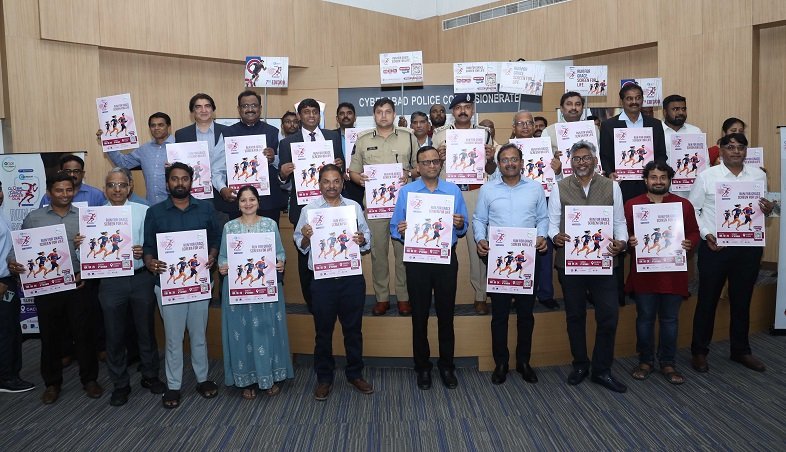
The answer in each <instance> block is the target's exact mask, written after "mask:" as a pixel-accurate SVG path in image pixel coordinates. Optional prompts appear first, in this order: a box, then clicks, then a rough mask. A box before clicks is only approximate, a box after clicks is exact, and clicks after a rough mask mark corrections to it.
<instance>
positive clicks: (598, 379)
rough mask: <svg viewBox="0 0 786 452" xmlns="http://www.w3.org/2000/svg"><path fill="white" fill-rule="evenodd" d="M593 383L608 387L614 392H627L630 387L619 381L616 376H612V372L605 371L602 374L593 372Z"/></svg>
mask: <svg viewBox="0 0 786 452" xmlns="http://www.w3.org/2000/svg"><path fill="white" fill-rule="evenodd" d="M590 380H592V382H593V383H597V384H599V385H601V386H603V387H605V388H606V389H608V390H610V391H614V392H626V391H627V390H628V387H627V386H625V385H624V384H622V383H620V382H619V381H617V380H616V379H615V378H614V377H612V376H611V372H603V373H601V374H597V375H596V374H592V378H590Z"/></svg>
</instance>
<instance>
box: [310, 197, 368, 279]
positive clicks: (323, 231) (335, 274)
mask: <svg viewBox="0 0 786 452" xmlns="http://www.w3.org/2000/svg"><path fill="white" fill-rule="evenodd" d="M307 220H308V224H309V225H311V229H312V230H313V231H314V235H312V236H311V259H312V263H313V264H314V279H325V278H339V277H342V276H350V275H360V274H362V273H363V268H362V267H361V265H360V246H358V244H357V243H355V241H354V240H352V238H353V237H354V235H355V232H357V230H358V219H357V214H356V212H355V207H354V206H340V207H328V208H325V209H312V210H309V211H308V218H307ZM366 240H368V237H366Z"/></svg>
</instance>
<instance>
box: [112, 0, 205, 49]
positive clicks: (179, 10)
mask: <svg viewBox="0 0 786 452" xmlns="http://www.w3.org/2000/svg"><path fill="white" fill-rule="evenodd" d="M130 8H133V14H129V9H130ZM189 9H190V6H189V3H188V2H177V1H172V2H161V1H157V0H136V1H135V2H134V5H133V7H131V6H129V5H128V4H122V3H118V2H116V1H114V0H99V2H98V20H99V26H100V27H99V28H100V33H101V46H103V47H110V48H117V49H131V50H140V51H145V52H154V53H164V54H173V55H188V51H189V42H188V39H184V37H187V36H189V23H188V17H189ZM206 33H209V32H206Z"/></svg>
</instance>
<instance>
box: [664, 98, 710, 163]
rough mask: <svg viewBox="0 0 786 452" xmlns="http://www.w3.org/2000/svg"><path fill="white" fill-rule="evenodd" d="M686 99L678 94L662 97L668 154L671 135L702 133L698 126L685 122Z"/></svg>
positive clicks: (686, 112)
mask: <svg viewBox="0 0 786 452" xmlns="http://www.w3.org/2000/svg"><path fill="white" fill-rule="evenodd" d="M686 101H687V100H686V99H685V98H684V97H682V96H680V95H679V94H672V95H670V96H666V98H665V99H663V134H664V139H665V140H666V149H667V150H668V151H669V154H668V155H669V156H671V136H672V135H674V134H675V133H702V132H701V129H699V128H698V127H696V126H694V125H691V124H688V123H687V122H685V121H687V119H688V106H687V104H686ZM672 163H674V162H672ZM708 166H709V165H708Z"/></svg>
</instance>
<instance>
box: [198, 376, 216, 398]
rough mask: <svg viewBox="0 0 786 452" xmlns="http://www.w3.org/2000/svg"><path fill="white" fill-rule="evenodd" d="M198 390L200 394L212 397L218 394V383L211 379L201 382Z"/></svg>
mask: <svg viewBox="0 0 786 452" xmlns="http://www.w3.org/2000/svg"><path fill="white" fill-rule="evenodd" d="M196 390H197V392H198V393H199V395H201V396H202V397H204V398H206V399H212V398H213V397H215V396H217V395H218V385H216V384H215V383H214V382H212V381H210V380H205V381H203V382H202V383H199V384H198V385H197V387H196Z"/></svg>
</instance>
